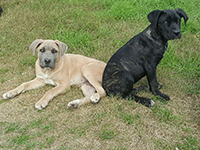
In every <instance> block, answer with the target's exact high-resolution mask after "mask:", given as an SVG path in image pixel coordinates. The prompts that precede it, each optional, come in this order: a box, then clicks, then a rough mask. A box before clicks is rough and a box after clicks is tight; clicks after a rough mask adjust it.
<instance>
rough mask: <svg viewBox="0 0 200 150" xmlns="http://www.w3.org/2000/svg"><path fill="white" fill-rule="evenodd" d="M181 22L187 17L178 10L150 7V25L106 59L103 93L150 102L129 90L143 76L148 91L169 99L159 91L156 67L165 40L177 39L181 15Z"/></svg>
mask: <svg viewBox="0 0 200 150" xmlns="http://www.w3.org/2000/svg"><path fill="white" fill-rule="evenodd" d="M182 17H183V18H184V21H185V24H186V22H187V20H188V16H187V15H186V13H185V12H184V11H183V10H182V9H175V10H169V9H167V10H162V11H161V10H154V11H152V12H150V13H149V14H148V16H147V18H148V20H149V21H150V23H151V24H150V25H149V26H148V27H147V28H146V29H145V30H144V31H143V32H141V33H139V34H138V35H136V36H135V37H133V38H132V39H131V40H130V41H128V42H127V43H126V44H125V45H124V46H123V47H121V48H120V49H119V50H118V51H117V52H116V53H115V54H114V55H113V56H112V57H111V58H110V60H109V61H108V63H107V66H106V68H105V70H104V74H103V81H102V85H103V88H104V89H105V90H106V93H107V95H119V96H121V97H122V98H129V99H134V100H135V101H136V102H139V103H141V104H143V105H145V106H147V107H151V106H153V104H154V102H153V101H152V100H151V99H149V98H145V97H138V96H136V91H137V90H134V89H133V84H135V83H136V82H137V81H138V80H140V79H141V78H142V77H144V76H147V79H148V84H149V90H150V91H151V92H152V93H153V94H154V95H158V96H160V97H162V98H163V99H165V100H170V98H169V97H168V96H167V95H165V94H163V93H161V92H160V91H159V88H160V86H161V85H160V84H159V83H158V82H157V79H156V67H157V65H158V64H159V62H160V60H161V59H162V58H163V55H164V53H165V51H166V49H167V41H168V40H172V39H176V38H179V39H180V38H181V32H180V25H181V18H182Z"/></svg>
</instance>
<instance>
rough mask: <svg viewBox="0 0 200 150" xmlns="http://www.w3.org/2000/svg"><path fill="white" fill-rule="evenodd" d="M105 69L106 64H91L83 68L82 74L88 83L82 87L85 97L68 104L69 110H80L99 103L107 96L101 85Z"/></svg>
mask: <svg viewBox="0 0 200 150" xmlns="http://www.w3.org/2000/svg"><path fill="white" fill-rule="evenodd" d="M104 68H105V65H104V64H98V63H90V64H87V65H85V66H84V67H82V69H81V71H82V74H83V76H84V77H85V78H86V79H87V81H88V83H86V84H84V85H82V87H81V89H82V91H83V94H84V95H85V97H84V98H83V99H77V100H74V101H72V102H70V103H68V106H67V107H68V108H78V107H79V106H80V105H83V104H87V103H89V102H92V103H98V102H99V100H100V98H101V97H104V96H106V92H105V90H104V89H103V87H102V85H101V80H102V74H103V70H104Z"/></svg>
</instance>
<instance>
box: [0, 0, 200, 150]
mask: <svg viewBox="0 0 200 150" xmlns="http://www.w3.org/2000/svg"><path fill="white" fill-rule="evenodd" d="M0 6H1V7H2V8H3V10H4V12H3V13H2V16H1V17H0V95H2V94H3V93H5V92H7V91H9V90H11V89H13V88H15V87H16V86H18V85H20V84H21V83H23V82H25V81H29V80H31V79H33V78H34V77H35V71H34V63H35V61H36V59H37V57H36V56H32V52H31V51H30V50H28V47H29V45H30V44H31V43H32V42H33V41H34V40H35V39H54V40H55V39H58V40H60V41H62V42H64V43H66V44H67V45H68V47H69V49H68V53H73V54H82V55H85V56H89V57H93V58H96V59H98V60H102V61H105V62H107V61H108V60H109V58H110V57H111V56H112V55H113V54H114V52H115V51H117V49H118V48H120V47H121V46H123V45H124V44H125V43H126V42H127V41H128V40H129V39H131V38H132V37H133V36H134V35H136V34H138V33H139V32H141V31H142V30H144V29H145V28H146V27H147V26H148V25H149V22H148V20H147V15H148V13H149V12H151V11H152V10H155V9H160V10H162V9H175V8H182V9H183V10H184V11H185V12H186V13H187V15H188V17H189V20H188V22H187V26H185V25H184V22H183V21H182V27H181V31H182V38H181V39H180V40H173V41H169V47H168V50H167V52H166V53H165V56H164V58H163V60H162V61H161V63H160V64H159V65H158V68H157V75H158V81H159V82H160V83H161V84H162V85H163V88H162V91H163V92H164V93H165V94H167V95H169V96H170V98H171V101H169V102H165V101H163V100H160V99H159V98H158V97H155V96H153V95H152V94H151V93H150V92H141V93H139V95H141V96H146V97H149V98H152V99H153V100H154V102H155V106H154V107H152V108H146V107H144V106H143V105H140V104H138V103H135V102H134V101H126V100H122V99H120V98H117V97H105V98H103V99H101V101H100V102H99V103H98V104H96V105H94V104H88V105H84V106H82V107H80V108H78V109H75V110H68V109H67V104H68V102H70V101H72V100H74V99H77V98H80V97H81V96H83V95H82V93H81V90H80V89H79V88H78V87H76V86H74V87H72V89H71V90H70V91H67V92H66V93H65V94H63V95H60V96H58V97H56V98H54V99H53V101H51V102H50V103H49V105H48V107H47V108H46V109H44V110H41V111H38V110H35V109H34V104H35V103H36V102H37V101H38V100H39V99H40V98H41V97H42V96H43V95H44V93H45V92H46V91H47V90H49V89H50V88H52V86H48V85H47V86H45V87H42V88H40V89H36V90H32V91H28V92H26V93H24V94H21V95H19V96H17V97H16V98H14V99H11V100H7V101H5V100H2V99H0V149H26V150H29V149H57V150H66V149H67V150H78V149H80V150H82V149H83V150H89V149H94V150H96V149H102V150H135V149H141V150H146V149H150V150H155V149H158V150H162V149H169V150H199V149H200V136H199V135H200V12H199V10H200V1H199V0H166V1H163V0H1V1H0ZM146 83H147V81H146V78H144V79H142V80H141V81H140V82H138V83H137V85H136V86H139V85H141V84H146Z"/></svg>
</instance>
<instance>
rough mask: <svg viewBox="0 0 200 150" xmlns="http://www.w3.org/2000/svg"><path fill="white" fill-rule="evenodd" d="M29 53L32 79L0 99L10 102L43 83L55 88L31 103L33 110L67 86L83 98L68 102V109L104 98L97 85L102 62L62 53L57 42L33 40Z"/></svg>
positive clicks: (61, 46)
mask: <svg viewBox="0 0 200 150" xmlns="http://www.w3.org/2000/svg"><path fill="white" fill-rule="evenodd" d="M29 48H30V50H32V51H33V54H35V51H37V52H38V60H37V61H36V63H35V69H36V78H35V79H34V80H31V81H29V82H25V83H23V84H21V85H20V86H18V87H17V88H15V89H13V90H11V91H9V92H7V93H5V94H3V99H10V98H13V97H15V96H16V95H18V94H20V93H22V92H25V91H27V90H31V89H35V88H38V87H41V86H44V85H45V84H51V85H55V87H54V88H52V89H51V90H49V91H47V92H46V93H45V95H44V96H43V97H42V98H41V99H40V100H39V101H38V102H37V103H36V104H35V108H37V109H43V108H45V107H46V106H47V105H48V103H49V101H50V100H52V99H53V98H54V97H55V96H57V95H58V94H61V93H64V92H65V91H66V90H69V89H70V86H71V85H79V86H80V87H81V89H82V91H83V94H84V95H85V97H84V98H82V99H77V100H74V101H71V102H70V103H68V108H77V107H79V106H80V105H82V104H86V103H89V102H90V101H91V102H92V103H97V102H98V101H99V100H100V97H104V96H105V95H106V93H105V91H104V89H103V88H102V86H101V81H102V74H103V71H104V68H105V66H106V63H104V62H102V61H98V60H95V59H92V58H88V57H85V56H82V55H75V54H65V52H66V51H67V48H68V47H67V45H66V44H65V43H62V42H60V41H58V40H55V41H53V40H42V39H37V40H35V41H33V43H32V44H31V45H30V47H29Z"/></svg>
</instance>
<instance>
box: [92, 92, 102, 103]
mask: <svg viewBox="0 0 200 150" xmlns="http://www.w3.org/2000/svg"><path fill="white" fill-rule="evenodd" d="M90 100H91V103H93V104H96V103H98V102H99V100H100V95H99V94H98V93H95V94H93V95H92V96H91V97H90Z"/></svg>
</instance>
